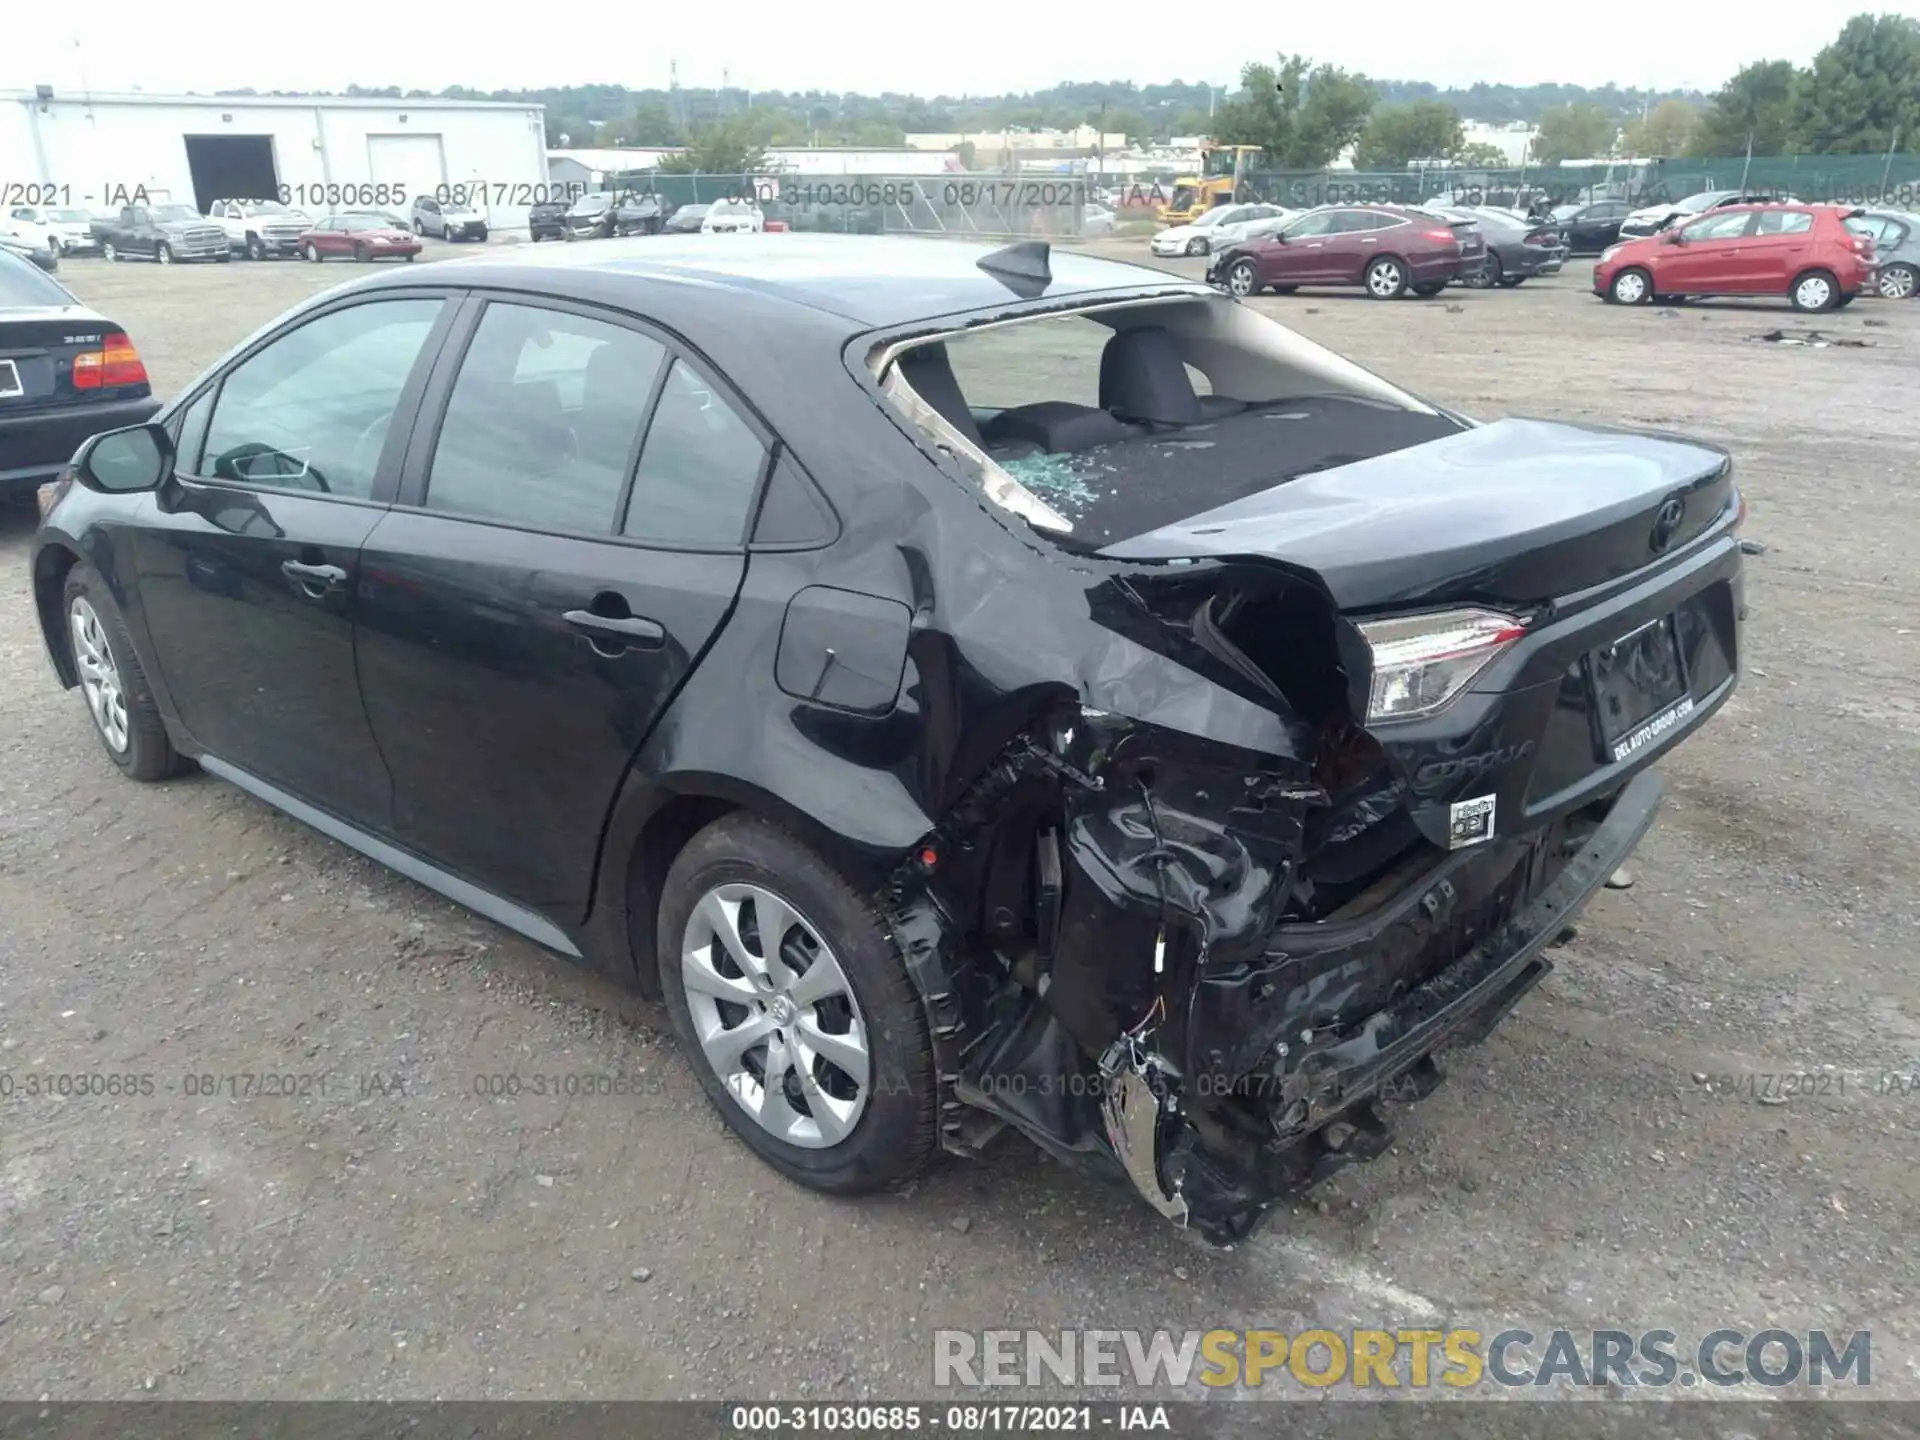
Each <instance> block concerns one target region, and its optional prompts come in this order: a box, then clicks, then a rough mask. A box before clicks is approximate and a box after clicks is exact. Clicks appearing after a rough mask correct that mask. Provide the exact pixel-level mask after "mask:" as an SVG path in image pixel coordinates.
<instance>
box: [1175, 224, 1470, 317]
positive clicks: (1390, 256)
mask: <svg viewBox="0 0 1920 1440" xmlns="http://www.w3.org/2000/svg"><path fill="white" fill-rule="evenodd" d="M1461 245H1462V241H1461V237H1460V235H1459V234H1458V233H1456V231H1455V230H1454V227H1453V226H1451V225H1449V224H1448V223H1447V222H1446V221H1445V220H1442V219H1439V218H1438V217H1436V216H1433V215H1429V214H1427V213H1426V212H1425V211H1422V210H1402V209H1399V208H1398V207H1396V206H1392V205H1328V206H1324V207H1323V208H1321V209H1319V210H1310V211H1308V212H1307V213H1306V214H1305V215H1302V216H1301V217H1300V218H1299V219H1298V220H1295V221H1294V222H1293V223H1292V224H1290V225H1288V226H1286V228H1284V229H1282V230H1276V231H1273V232H1272V233H1270V234H1266V235H1261V236H1259V237H1257V238H1255V239H1251V240H1242V241H1239V242H1237V243H1236V244H1233V245H1228V246H1226V247H1224V248H1223V249H1221V250H1220V251H1219V252H1218V253H1217V254H1216V255H1215V256H1214V257H1213V260H1212V263H1210V264H1209V265H1208V266H1207V280H1208V281H1209V282H1210V283H1211V284H1214V285H1218V286H1220V287H1221V288H1223V289H1225V290H1227V291H1229V292H1231V293H1232V294H1235V295H1252V294H1254V293H1255V292H1256V291H1260V290H1274V291H1277V292H1279V293H1280V294H1282V295H1288V294H1291V293H1292V292H1293V291H1295V290H1297V289H1298V288H1299V287H1300V286H1302V285H1361V286H1364V287H1365V288H1366V292H1367V294H1369V295H1371V296H1372V297H1373V298H1374V299H1376V300H1397V299H1399V298H1400V297H1401V296H1402V295H1404V294H1406V293H1407V292H1408V291H1409V290H1411V291H1412V292H1413V293H1414V294H1415V295H1420V296H1427V295H1438V294H1439V293H1440V292H1441V291H1442V290H1444V289H1446V287H1447V285H1448V283H1449V282H1450V281H1453V280H1457V279H1459V278H1460V275H1461V271H1462V266H1463V264H1465V263H1466V262H1465V261H1463V258H1462V250H1461ZM1483 258H1484V257H1483V252H1482V251H1481V249H1480V247H1479V246H1477V245H1476V246H1475V255H1474V257H1473V259H1472V261H1471V265H1473V266H1477V265H1479V264H1481V263H1483Z"/></svg>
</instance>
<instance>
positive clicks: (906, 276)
mask: <svg viewBox="0 0 1920 1440" xmlns="http://www.w3.org/2000/svg"><path fill="white" fill-rule="evenodd" d="M1001 248H1003V247H1002V246H1001V245H995V244H978V243H971V242H966V241H957V240H940V239H930V238H918V237H908V236H889V235H809V234H795V233H792V232H787V233H784V234H774V235H740V236H735V237H732V238H730V239H729V240H727V241H726V242H725V243H724V244H715V243H714V242H713V240H711V239H701V238H698V237H695V236H685V237H680V236H648V237H645V238H636V239H631V240H604V241H600V242H598V243H596V244H594V245H591V246H584V245H582V246H571V245H570V246H547V245H542V246H534V245H517V246H500V247H496V248H490V249H488V250H487V251H485V252H483V253H480V254H476V255H470V256H463V257H461V258H459V259H454V260H447V261H443V262H442V265H441V266H437V267H435V269H436V272H438V273H445V274H446V275H447V276H448V279H449V283H464V284H474V285H487V284H494V285H500V286H503V287H506V288H511V289H538V290H540V291H542V292H544V293H548V294H553V295H568V296H573V297H575V298H579V299H585V300H597V301H601V302H603V303H610V304H616V305H617V304H620V303H621V302H622V300H623V299H631V298H632V296H633V293H634V289H635V285H636V282H640V283H643V284H645V283H649V282H650V284H651V286H660V287H672V288H674V289H678V290H680V291H682V292H683V293H684V292H686V291H688V290H690V289H697V290H700V291H704V292H706V293H708V294H709V295H713V294H714V292H725V293H727V294H728V295H730V297H731V298H732V299H734V300H735V302H736V303H738V304H740V305H743V306H746V307H749V308H753V309H759V310H762V311H768V310H773V309H777V308H779V307H782V306H803V307H806V308H808V309H810V310H813V311H816V312H822V313H825V314H828V315H835V316H839V317H840V318H841V319H843V320H847V321H852V322H856V324H857V327H858V328H873V329H878V328H884V327H889V326H894V325H907V324H911V323H913V322H915V321H918V320H923V319H932V318H933V317H936V316H941V315H953V314H958V313H961V312H964V311H969V310H986V309H993V308H997V307H1002V306H1009V305H1013V304H1015V303H1018V302H1019V301H1020V300H1022V299H1027V298H1031V299H1044V300H1046V301H1071V300H1072V299H1074V298H1075V297H1079V296H1095V295H1100V294H1103V293H1110V292H1114V291H1142V292H1153V293H1162V294H1164V293H1165V292H1166V291H1167V290H1169V289H1182V290H1191V291H1193V292H1194V293H1196V294H1208V293H1211V292H1210V291H1208V289H1207V287H1206V286H1204V285H1201V284H1199V283H1197V282H1194V281H1185V280H1182V279H1180V278H1179V277H1177V276H1174V275H1170V274H1168V273H1167V272H1166V271H1164V270H1158V269H1154V268H1151V267H1149V266H1145V265H1134V264H1129V263H1127V262H1125V261H1119V260H1105V259H1100V258H1098V257H1095V256H1091V255H1083V254H1077V253H1075V252H1073V251H1068V250H1060V249H1055V250H1053V251H1051V253H1050V255H1049V266H1050V269H1051V272H1052V277H1053V278H1052V280H1051V281H1050V282H1049V283H1048V284H1047V286H1046V287H1045V289H1044V290H1043V291H1039V292H1037V293H1033V294H1030V293H1029V287H1028V286H1027V285H1025V284H1023V283H1022V282H1020V281H1017V280H1012V281H1010V280H1004V279H1000V278H997V277H996V276H995V275H994V274H992V273H990V272H988V271H986V270H982V269H981V268H980V266H979V262H980V261H981V260H983V259H985V258H986V257H987V256H989V255H991V254H993V253H994V252H995V251H996V250H999V249H1001ZM455 266H457V267H459V270H458V272H457V273H458V274H459V279H458V280H457V281H456V280H454V279H453V278H452V277H453V275H454V273H456V272H454V271H453V270H451V269H445V270H443V269H442V267H455ZM389 277H391V278H389ZM365 283H367V284H368V285H369V286H374V285H379V284H382V283H386V284H407V283H411V284H413V285H418V284H420V283H421V277H420V276H419V275H418V274H414V275H410V276H408V275H403V274H402V272H399V271H391V272H388V273H387V275H383V276H380V277H368V280H367V282H365ZM718 298H719V296H718V295H714V299H715V300H716V301H717V300H718ZM674 308H676V309H677V308H679V307H678V306H676V307H674ZM708 308H710V309H712V308H717V307H715V306H713V305H709V306H708Z"/></svg>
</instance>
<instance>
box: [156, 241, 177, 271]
mask: <svg viewBox="0 0 1920 1440" xmlns="http://www.w3.org/2000/svg"><path fill="white" fill-rule="evenodd" d="M153 258H154V259H156V260H158V261H159V262H160V263H161V264H162V265H171V264H172V263H173V247H172V246H171V245H169V244H167V242H166V241H164V240H162V241H161V242H160V244H159V245H158V246H157V247H156V248H155V249H154V252H153Z"/></svg>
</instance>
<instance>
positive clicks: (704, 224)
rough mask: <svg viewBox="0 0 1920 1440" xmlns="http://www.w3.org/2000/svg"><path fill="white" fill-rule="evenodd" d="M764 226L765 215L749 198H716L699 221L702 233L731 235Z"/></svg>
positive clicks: (764, 227)
mask: <svg viewBox="0 0 1920 1440" xmlns="http://www.w3.org/2000/svg"><path fill="white" fill-rule="evenodd" d="M766 228H767V217H766V216H765V215H763V214H761V213H760V207H759V206H758V205H756V204H754V203H753V202H752V201H751V200H716V201H714V202H713V204H711V205H709V206H708V207H707V214H706V218H705V219H703V220H702V221H701V222H700V233H701V234H702V235H731V234H737V233H740V232H744V231H753V232H758V231H761V230H765V229H766Z"/></svg>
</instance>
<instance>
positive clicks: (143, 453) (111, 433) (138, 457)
mask: <svg viewBox="0 0 1920 1440" xmlns="http://www.w3.org/2000/svg"><path fill="white" fill-rule="evenodd" d="M172 468H173V437H172V436H170V435H168V434H167V432H166V429H165V427H163V426H160V425H130V426H128V427H127V428H126V429H124V430H108V431H106V432H105V433H103V434H100V435H95V436H93V437H92V438H91V439H89V440H87V441H86V442H85V443H84V444H82V445H81V447H80V448H79V449H78V450H77V451H75V452H74V456H73V465H72V469H73V478H74V479H75V480H78V481H79V482H80V483H81V484H82V485H84V486H86V488H87V489H89V490H97V491H99V492H101V493H102V494H106V495H135V494H138V493H139V492H141V491H143V490H157V489H159V488H160V482H161V481H162V480H165V479H166V478H167V472H168V471H169V470H171V469H172Z"/></svg>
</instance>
